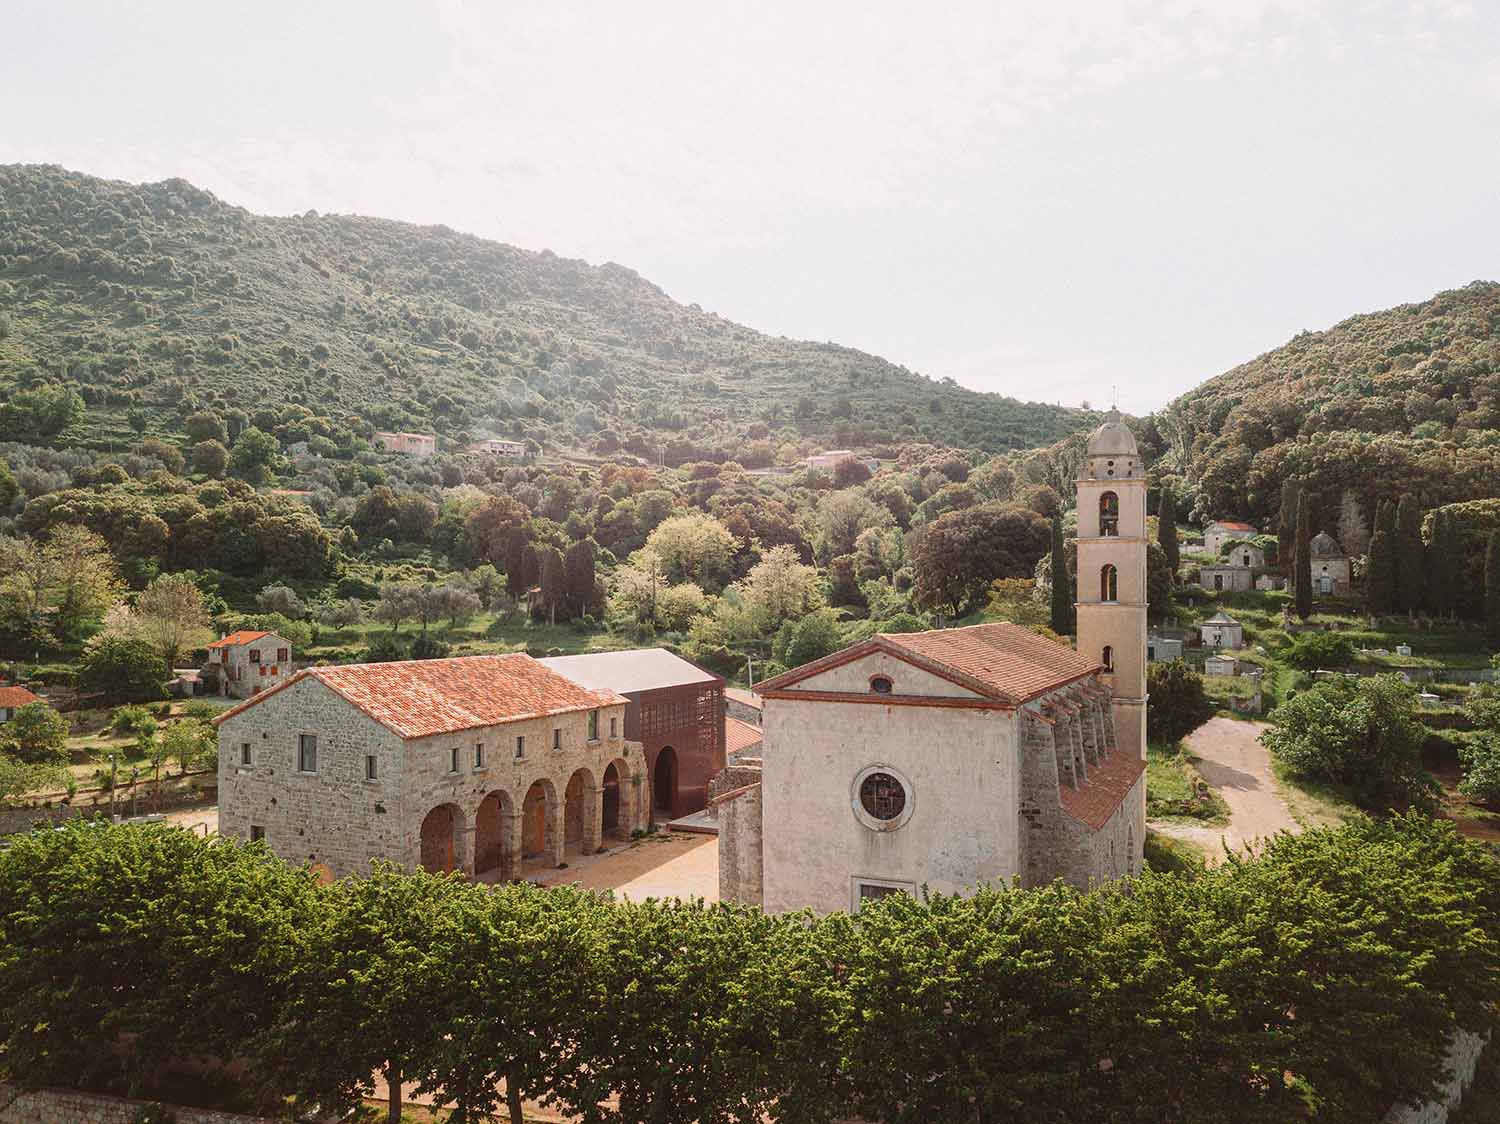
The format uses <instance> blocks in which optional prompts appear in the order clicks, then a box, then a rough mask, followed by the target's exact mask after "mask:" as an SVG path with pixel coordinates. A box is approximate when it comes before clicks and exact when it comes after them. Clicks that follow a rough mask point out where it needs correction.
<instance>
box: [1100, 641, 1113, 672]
mask: <svg viewBox="0 0 1500 1124" xmlns="http://www.w3.org/2000/svg"><path fill="white" fill-rule="evenodd" d="M1099 662H1100V663H1102V664H1103V665H1104V670H1105V671H1113V670H1114V669H1115V650H1114V648H1112V647H1111V646H1110V645H1108V644H1106V645H1104V651H1103V652H1101V653H1100V659H1099Z"/></svg>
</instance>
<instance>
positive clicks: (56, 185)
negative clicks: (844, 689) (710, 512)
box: [0, 165, 1093, 465]
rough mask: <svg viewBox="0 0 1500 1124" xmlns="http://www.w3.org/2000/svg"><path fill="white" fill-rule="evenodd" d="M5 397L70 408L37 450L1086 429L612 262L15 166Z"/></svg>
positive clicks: (765, 444) (931, 435) (1017, 444)
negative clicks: (298, 428) (740, 320)
mask: <svg viewBox="0 0 1500 1124" xmlns="http://www.w3.org/2000/svg"><path fill="white" fill-rule="evenodd" d="M17 384H23V385H28V386H29V385H36V384H52V385H59V384H71V385H72V386H73V387H74V388H76V389H77V390H78V392H79V393H80V394H81V396H82V398H83V400H84V402H85V403H86V404H87V407H88V409H87V413H86V415H85V416H84V418H82V419H81V420H79V419H76V418H68V419H67V429H66V431H65V432H63V433H59V434H54V435H50V436H51V437H52V438H53V439H54V443H63V444H77V445H86V446H92V447H96V448H101V447H103V448H107V447H111V444H112V443H114V447H118V444H117V443H118V442H119V440H120V435H121V434H124V433H128V429H127V422H128V421H133V422H134V424H135V428H136V430H137V431H146V430H149V431H150V432H151V433H154V434H157V435H160V436H167V437H171V436H172V435H174V434H177V433H179V432H180V431H181V425H180V422H181V419H183V418H185V417H186V416H187V415H188V414H189V413H191V412H192V411H193V410H194V409H201V408H204V407H208V406H214V407H217V408H219V409H220V410H233V409H239V410H242V411H245V412H247V413H249V414H251V415H253V414H255V413H256V412H257V411H265V410H281V411H283V413H282V422H283V426H284V425H285V417H286V416H287V415H286V413H285V407H286V406H287V405H289V404H290V405H302V406H306V407H307V408H308V409H309V410H310V411H311V412H312V413H313V414H316V415H319V416H324V417H328V418H332V419H335V420H337V421H338V422H339V423H340V425H341V427H343V426H348V427H349V428H350V429H354V430H356V431H357V429H358V424H359V423H363V424H364V425H365V428H366V429H368V428H369V427H370V426H373V427H375V428H401V429H418V430H435V431H436V432H438V433H439V434H440V435H442V436H443V437H445V438H448V439H451V440H452V441H454V442H460V441H464V440H467V439H469V438H471V437H476V438H477V437H480V436H486V435H499V436H505V437H522V438H529V439H533V440H536V441H537V442H539V443H541V444H544V445H548V446H553V447H557V446H561V447H565V448H568V447H572V448H578V449H581V450H592V451H595V452H601V453H612V452H614V451H615V450H617V449H619V448H625V449H629V450H631V451H633V452H636V453H639V454H641V455H646V456H649V457H650V458H651V459H653V460H654V459H656V457H657V455H658V454H659V452H660V451H661V449H662V447H663V446H665V447H666V457H667V459H668V461H669V462H672V461H677V462H682V461H687V460H696V459H724V458H725V457H731V456H732V457H733V459H737V460H741V461H742V462H748V463H749V464H751V465H753V464H755V463H757V462H759V463H769V461H770V460H772V459H774V458H775V457H776V456H778V455H783V454H784V453H785V452H786V449H787V445H788V444H789V443H796V442H798V441H808V442H812V443H815V444H821V445H854V446H860V447H866V448H873V447H876V446H879V445H883V444H897V443H903V442H907V441H912V440H922V441H931V442H935V443H939V444H948V445H956V446H960V447H968V448H977V449H987V450H992V451H999V450H1005V449H1012V448H1028V447H1034V446H1039V445H1046V444H1048V443H1050V442H1053V441H1056V440H1057V439H1059V438H1060V437H1062V436H1064V435H1066V434H1068V433H1071V432H1073V431H1075V430H1077V429H1080V428H1084V427H1087V426H1088V425H1089V424H1091V423H1092V421H1093V415H1092V414H1089V413H1085V412H1080V411H1077V410H1070V409H1063V408H1060V407H1056V406H1048V405H1040V404H1031V403H1023V402H1019V401H1016V400H1014V399H1010V398H1004V397H1000V396H996V395H987V394H978V393H975V392H973V391H969V390H965V389H963V388H961V387H959V386H957V385H955V384H953V383H952V382H951V381H948V380H944V381H942V382H935V381H933V380H930V379H927V378H924V377H922V376H920V375H917V374H914V373H913V372H911V371H908V370H906V369H905V368H902V367H898V366H895V365H893V364H891V363H888V362H886V361H885V360H883V359H880V358H877V357H875V356H872V355H867V354H864V353H863V352H859V351H855V350H852V349H850V348H846V347H839V346H836V345H833V344H820V343H812V342H803V341H795V340H788V339H785V338H777V337H773V336H767V335H763V334H761V333H759V332H755V331H752V330H750V329H748V328H745V327H742V326H740V325H738V324H735V323H732V322H730V321H728V320H724V319H722V318H720V317H719V316H717V315H715V314H713V313H707V312H704V311H702V310H701V309H699V308H698V307H697V306H696V305H687V306H684V305H681V304H678V303H676V302H675V301H673V300H671V299H670V298H669V297H668V296H667V295H666V294H665V293H663V292H662V291H661V289H659V288H658V287H657V286H655V285H653V284H651V283H650V282H648V281H646V280H644V279H643V278H641V277H640V276H638V275H637V274H636V273H634V272H632V271H631V270H629V269H626V268H624V267H623V266H619V265H614V264H606V265H603V266H591V265H588V264H587V263H584V262H581V261H573V260H568V259H565V258H560V257H558V256H556V255H555V254H553V253H551V252H549V251H546V250H543V251H541V252H539V253H534V252H531V251H526V250H520V249H516V248H515V247H512V246H506V245H502V244H499V243H495V242H488V241H485V240H483V239H480V238H475V237H472V236H469V235H465V234H459V233H456V232H455V231H452V230H449V229H447V228H446V227H442V226H436V227H417V226H411V225H408V224H405V223H399V222H390V221H385V220H381V219H371V218H358V217H347V216H336V215H318V214H316V213H312V212H309V213H308V214H306V215H302V216H300V217H292V218H268V217H264V216H259V215H254V214H251V213H249V212H248V211H245V210H243V209H241V208H238V207H232V206H229V205H226V204H225V203H222V202H220V201H219V200H218V199H216V198H215V197H214V196H213V195H211V194H209V193H208V192H205V191H201V190H199V189H198V188H195V187H194V186H192V185H191V184H189V183H187V182H185V181H183V180H168V181H166V182H163V183H158V184H145V185H139V186H136V185H130V184H125V183H118V182H113V181H107V180H101V179H96V178H93V177H91V176H86V175H81V174H78V173H74V172H69V171H65V170H63V169H61V168H57V167H51V166H21V165H10V166H0V395H4V394H7V393H10V392H12V391H14V390H15V389H16V387H17ZM293 413H296V411H293ZM143 415H144V417H143ZM5 437H9V438H11V439H25V438H26V437H27V435H25V434H19V433H14V434H10V433H7V434H0V438H5Z"/></svg>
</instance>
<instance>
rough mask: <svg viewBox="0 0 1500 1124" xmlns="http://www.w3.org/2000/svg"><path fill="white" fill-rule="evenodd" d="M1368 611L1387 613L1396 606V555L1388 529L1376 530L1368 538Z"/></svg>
mask: <svg viewBox="0 0 1500 1124" xmlns="http://www.w3.org/2000/svg"><path fill="white" fill-rule="evenodd" d="M1367 582H1368V589H1367V593H1368V595H1369V602H1370V611H1371V612H1372V613H1389V612H1391V611H1392V610H1393V609H1394V608H1395V607H1396V556H1395V548H1394V546H1393V544H1392V542H1391V533H1390V532H1389V531H1376V532H1375V537H1374V538H1372V539H1371V540H1370V573H1369V577H1368V579H1367Z"/></svg>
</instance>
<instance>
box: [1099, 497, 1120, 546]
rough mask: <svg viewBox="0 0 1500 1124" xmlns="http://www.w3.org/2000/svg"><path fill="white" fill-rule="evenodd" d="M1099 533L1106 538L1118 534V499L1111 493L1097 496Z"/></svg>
mask: <svg viewBox="0 0 1500 1124" xmlns="http://www.w3.org/2000/svg"><path fill="white" fill-rule="evenodd" d="M1099 533H1100V534H1101V535H1104V536H1107V537H1113V536H1115V535H1118V534H1119V533H1120V497H1119V496H1117V495H1115V494H1114V493H1113V492H1103V493H1101V494H1100V496H1099Z"/></svg>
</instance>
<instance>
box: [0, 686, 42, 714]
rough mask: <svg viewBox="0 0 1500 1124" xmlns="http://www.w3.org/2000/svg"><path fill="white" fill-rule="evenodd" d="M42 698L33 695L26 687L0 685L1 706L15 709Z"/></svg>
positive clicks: (39, 700)
mask: <svg viewBox="0 0 1500 1124" xmlns="http://www.w3.org/2000/svg"><path fill="white" fill-rule="evenodd" d="M41 701H42V700H41V699H40V698H38V697H37V696H36V695H33V694H32V693H31V692H30V691H28V690H27V689H26V688H25V687H0V707H9V708H12V709H14V708H15V707H18V706H29V705H31V704H32V703H34V702H41Z"/></svg>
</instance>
